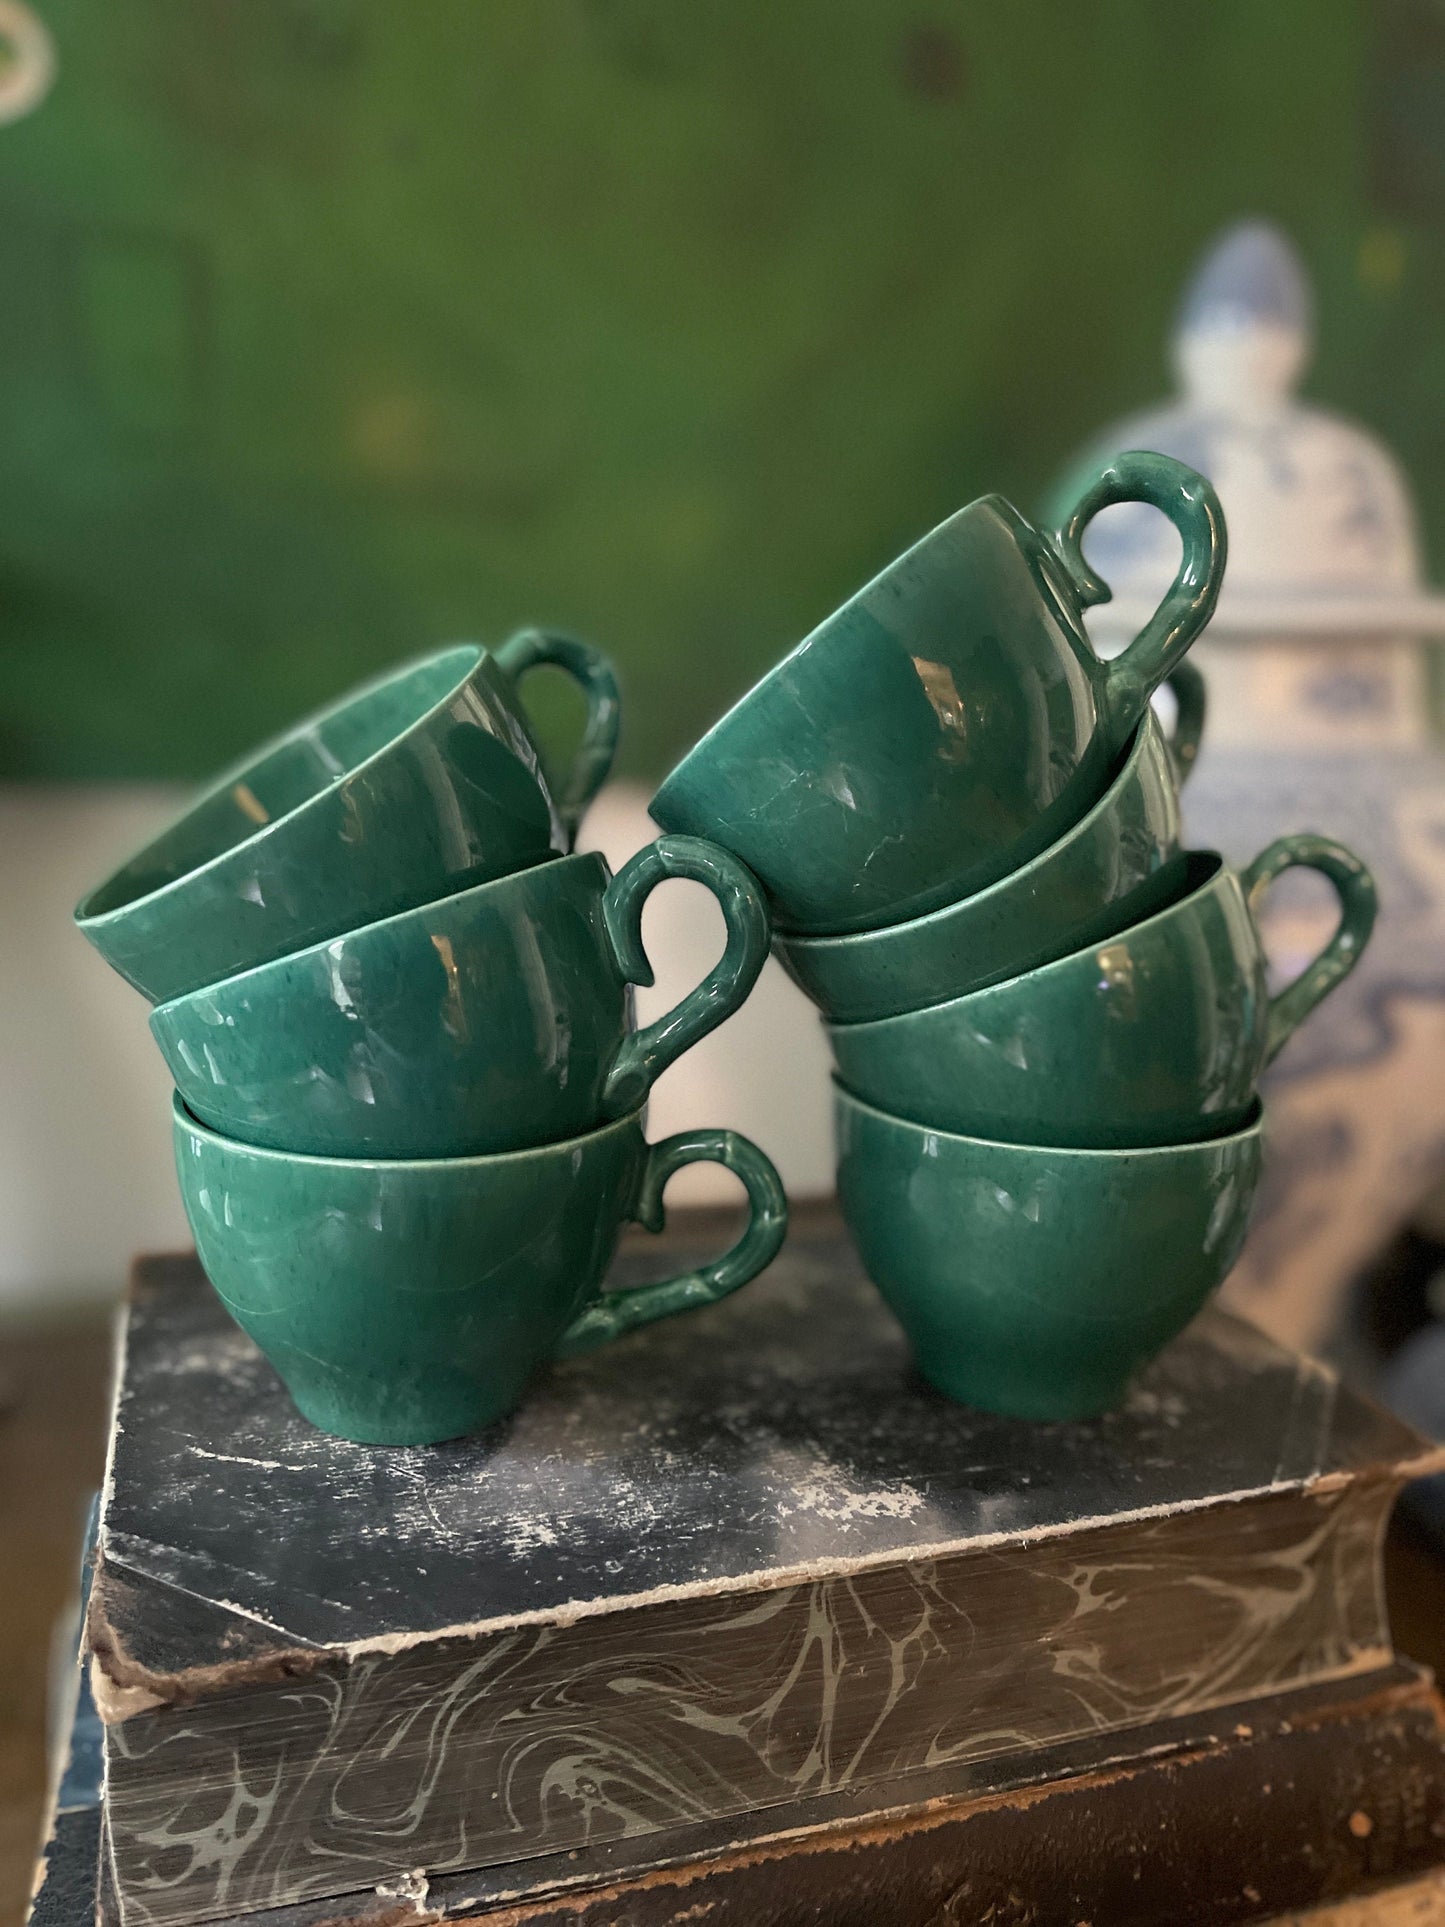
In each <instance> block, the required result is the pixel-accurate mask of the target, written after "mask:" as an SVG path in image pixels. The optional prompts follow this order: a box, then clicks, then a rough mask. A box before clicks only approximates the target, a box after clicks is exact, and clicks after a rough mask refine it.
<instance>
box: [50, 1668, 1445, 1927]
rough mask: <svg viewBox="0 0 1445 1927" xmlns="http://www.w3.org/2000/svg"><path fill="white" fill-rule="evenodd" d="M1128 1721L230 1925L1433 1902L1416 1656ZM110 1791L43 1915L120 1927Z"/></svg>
mask: <svg viewBox="0 0 1445 1927" xmlns="http://www.w3.org/2000/svg"><path fill="white" fill-rule="evenodd" d="M1124 1737H1125V1739H1126V1741H1127V1743H1128V1745H1129V1746H1130V1747H1131V1748H1133V1749H1134V1750H1133V1751H1131V1752H1127V1753H1124V1754H1121V1753H1120V1752H1119V1739H1118V1737H1117V1736H1114V1737H1113V1738H1112V1739H1111V1737H1110V1736H1107V1735H1099V1736H1097V1737H1096V1738H1095V1739H1094V1740H1093V1741H1092V1742H1090V1743H1087V1744H1080V1743H1075V1744H1074V1745H1073V1746H1071V1747H1067V1748H1044V1749H1041V1750H1040V1751H1038V1752H1036V1753H1034V1754H1033V1755H1031V1756H1029V1757H1028V1758H1027V1759H1019V1758H1017V1757H1015V1758H1014V1760H1013V1761H1012V1771H1011V1772H1004V1773H1003V1774H1001V1775H1000V1776H999V1778H998V1780H997V1782H996V1783H995V1784H994V1785H992V1786H990V1787H988V1788H979V1789H976V1790H975V1791H974V1792H973V1793H972V1794H971V1795H968V1796H965V1797H963V1798H961V1799H956V1800H933V1801H929V1802H927V1803H926V1804H924V1805H923V1806H921V1807H915V1808H911V1809H910V1808H906V1807H905V1808H902V1809H894V1810H889V1811H883V1812H880V1813H877V1814H874V1815H870V1816H867V1817H865V1818H863V1819H862V1820H855V1821H851V1822H847V1823H843V1824H840V1825H834V1826H828V1825H823V1826H818V1827H813V1828H804V1829H800V1830H798V1831H796V1832H793V1833H788V1832H786V1831H784V1832H780V1833H778V1834H774V1835H772V1836H769V1837H765V1838H761V1839H754V1840H752V1841H750V1842H749V1843H748V1845H747V1847H746V1848H745V1849H742V1850H740V1849H738V1848H737V1847H735V1846H734V1847H729V1846H728V1845H727V1842H726V1829H725V1827H724V1826H722V1825H721V1824H719V1825H718V1826H717V1828H716V1832H717V1834H718V1835H719V1840H720V1842H721V1844H718V1843H717V1842H715V1843H714V1844H713V1846H712V1848H711V1850H710V1851H707V1852H705V1853H702V1854H694V1855H693V1856H692V1857H691V1858H688V1859H686V1860H682V1861H676V1860H674V1861H671V1862H669V1863H668V1864H666V1865H664V1866H661V1867H657V1868H653V1869H650V1870H648V1871H647V1872H644V1873H639V1874H634V1875H631V1876H627V1877H624V1878H623V1879H621V1880H618V1881H613V1880H609V1879H607V1878H606V1877H605V1876H603V1877H601V1878H598V1879H596V1880H595V1881H593V1882H592V1883H590V1884H588V1885H587V1886H584V1887H582V1888H579V1887H578V1886H577V1885H576V1884H571V1885H569V1886H568V1888H567V1889H566V1890H564V1891H561V1892H559V1891H557V1890H555V1889H554V1890H553V1891H552V1892H551V1893H550V1894H542V1895H534V1896H533V1897H532V1898H530V1899H525V1900H521V1901H518V1900H517V1899H516V1898H515V1897H512V1896H508V1895H505V1894H502V1895H501V1897H499V1895H498V1882H497V1880H496V1878H495V1877H494V1876H492V1875H487V1874H482V1875H467V1874H449V1875H443V1876H441V1877H440V1878H439V1879H438V1880H436V1881H435V1882H433V1883H431V1884H430V1885H429V1886H428V1885H426V1884H424V1883H423V1882H420V1881H417V1880H412V1881H411V1882H409V1883H402V1882H398V1883H395V1884H394V1885H393V1886H392V1887H391V1888H389V1889H385V1890H383V1891H380V1892H377V1891H374V1890H373V1891H372V1892H370V1893H369V1894H366V1895H346V1896H341V1897H340V1898H338V1899H334V1900H320V1901H302V1902H299V1903H297V1904H296V1905H293V1906H290V1907H283V1908H278V1909H276V1910H275V1911H273V1912H270V1913H264V1914H248V1915H243V1916H240V1917H239V1919H238V1920H237V1922H236V1927H241V1923H246V1927H401V1923H402V1922H403V1921H411V1922H413V1923H420V1922H432V1921H436V1922H445V1923H446V1924H447V1927H465V1923H470V1922H472V1921H476V1922H479V1923H486V1924H487V1927H653V1924H654V1923H656V1927H661V1923H663V1922H673V1921H677V1920H692V1921H705V1922H707V1923H708V1927H797V1923H798V1922H799V1921H802V1920H806V1921H809V1922H811V1923H814V1924H815V1927H825V1924H826V1927H881V1924H882V1923H886V1924H887V1927H940V1923H944V1922H958V1923H960V1924H961V1923H963V1922H965V1921H981V1920H994V1921H998V1922H1003V1921H1067V1922H1077V1921H1081V1920H1089V1921H1096V1922H1103V1921H1108V1922H1110V1923H1111V1927H1156V1923H1158V1922H1159V1921H1161V1920H1167V1921H1169V1922H1170V1923H1171V1924H1172V1927H1182V1924H1183V1923H1188V1922H1201V1923H1202V1922H1210V1923H1215V1927H1218V1923H1220V1922H1225V1921H1254V1922H1264V1921H1266V1919H1267V1920H1268V1921H1269V1922H1270V1923H1272V1924H1273V1927H1287V1923H1286V1921H1285V1919H1284V1918H1283V1916H1284V1915H1286V1914H1288V1916H1289V1919H1290V1921H1297V1920H1298V1914H1297V1912H1296V1910H1297V1909H1299V1908H1304V1907H1309V1908H1311V1909H1313V1907H1314V1906H1315V1905H1316V1904H1317V1903H1321V1902H1327V1901H1331V1900H1339V1899H1341V1898H1343V1897H1345V1896H1348V1895H1356V1894H1361V1893H1366V1892H1368V1893H1370V1894H1373V1895H1375V1896H1376V1900H1377V1902H1378V1904H1379V1905H1380V1906H1381V1907H1382V1908H1383V1909H1384V1911H1382V1912H1381V1913H1380V1914H1379V1916H1378V1918H1379V1919H1380V1920H1381V1921H1385V1920H1389V1921H1399V1922H1400V1923H1402V1924H1403V1923H1404V1922H1405V1921H1407V1920H1408V1921H1410V1922H1412V1923H1420V1927H1423V1923H1424V1922H1425V1921H1426V1920H1427V1919H1429V1920H1433V1919H1435V1914H1434V1913H1433V1912H1429V1911H1428V1909H1429V1907H1430V1905H1431V1904H1432V1902H1433V1904H1434V1905H1435V1906H1436V1907H1437V1908H1438V1904H1439V1897H1440V1894H1441V1893H1442V1891H1445V1887H1442V1885H1441V1882H1442V1879H1445V1875H1442V1874H1441V1873H1440V1871H1439V1869H1440V1868H1441V1866H1442V1863H1445V1718H1442V1708H1441V1706H1440V1702H1439V1700H1438V1698H1437V1697H1436V1695H1435V1693H1434V1692H1433V1690H1432V1688H1431V1685H1430V1683H1429V1681H1428V1679H1426V1678H1425V1677H1424V1676H1423V1675H1421V1674H1420V1673H1418V1672H1416V1671H1414V1670H1413V1669H1411V1668H1408V1667H1405V1666H1395V1667H1393V1668H1391V1669H1389V1670H1387V1671H1383V1672H1379V1673H1368V1674H1364V1675H1357V1676H1355V1677H1353V1678H1351V1679H1349V1680H1345V1681H1341V1682H1337V1683H1335V1684H1333V1685H1325V1686H1313V1687H1302V1688H1299V1689H1297V1690H1295V1691H1294V1692H1291V1693H1288V1694H1283V1695H1278V1696H1273V1697H1271V1698H1268V1699H1263V1700H1252V1701H1249V1702H1248V1703H1247V1704H1246V1705H1245V1706H1244V1707H1242V1708H1236V1709H1233V1710H1231V1709H1229V1708H1221V1709H1219V1710H1218V1711H1217V1712H1216V1713H1214V1714H1212V1715H1195V1716H1194V1717H1193V1718H1192V1719H1184V1720H1169V1721H1158V1722H1154V1723H1151V1724H1150V1725H1149V1726H1146V1727H1136V1728H1134V1729H1132V1730H1131V1732H1130V1733H1129V1734H1128V1735H1127V1736H1124ZM98 1794H99V1776H98V1774H96V1775H94V1776H93V1777H92V1779H91V1780H90V1782H89V1803H88V1804H87V1805H86V1806H84V1807H83V1808H81V1809H77V1810H75V1812H73V1813H72V1815H71V1817H72V1818H76V1817H78V1814H79V1813H80V1812H83V1813H84V1814H85V1816H86V1818H87V1820H88V1822H89V1823H90V1824H89V1825H88V1827H87V1828H81V1827H79V1826H74V1827H71V1828H70V1829H69V1830H65V1831H61V1830H60V1829H57V1830H56V1832H55V1833H54V1834H52V1836H51V1839H50V1841H49V1843H48V1847H47V1852H46V1856H45V1860H44V1874H45V1878H44V1884H43V1885H42V1886H41V1888H40V1891H39V1893H38V1895H37V1897H36V1901H35V1905H34V1910H33V1913H32V1916H31V1927H92V1923H93V1922H94V1921H95V1920H96V1919H97V1916H98V1917H99V1921H100V1923H101V1927H116V1922H117V1918H118V1916H117V1910H116V1903H115V1893H114V1886H113V1883H112V1882H111V1881H110V1879H109V1877H108V1872H109V1870H108V1866H107V1864H106V1862H105V1861H103V1860H98V1858H97V1852H96V1839H97V1835H98V1832H99V1826H98V1821H99V1808H98V1806H97V1804H96V1801H97V1799H98ZM1432 1868H1433V1869H1435V1870H1436V1872H1435V1873H1434V1874H1433V1875H1432V1874H1431V1872H1430V1871H1429V1870H1430V1869H1432ZM1411 1876H1414V1878H1411ZM1386 1882H1388V1883H1390V1884H1389V1886H1388V1888H1386V1889H1385V1890H1384V1891H1382V1885H1383V1883H1386ZM1407 1882H1408V1884H1405V1883H1407ZM1417 1883H1419V1884H1417ZM1355 1904H1356V1905H1357V1906H1363V1905H1364V1904H1365V1903H1363V1902H1357V1903H1355ZM1309 1917H1310V1919H1311V1920H1312V1921H1313V1920H1314V1918H1315V1916H1314V1913H1313V1911H1312V1912H1311V1914H1310V1916H1309ZM1368 1917H1369V1918H1370V1919H1371V1920H1374V1919H1376V1918H1377V1916H1376V1914H1375V1913H1373V1912H1371V1913H1370V1914H1369V1916H1368ZM1363 1918H1364V1915H1363V1913H1351V1914H1350V1916H1349V1919H1350V1920H1351V1921H1359V1920H1361V1919H1363ZM217 1927H221V1924H220V1923H217ZM1342 1927H1343V1922H1342Z"/></svg>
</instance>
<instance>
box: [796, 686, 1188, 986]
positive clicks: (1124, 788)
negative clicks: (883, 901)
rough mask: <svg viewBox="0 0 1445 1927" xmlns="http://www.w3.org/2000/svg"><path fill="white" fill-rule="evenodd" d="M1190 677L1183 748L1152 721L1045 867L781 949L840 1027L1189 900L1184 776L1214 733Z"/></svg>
mask: <svg viewBox="0 0 1445 1927" xmlns="http://www.w3.org/2000/svg"><path fill="white" fill-rule="evenodd" d="M1185 670H1188V665H1187V664H1185V665H1183V666H1182V669H1181V670H1180V671H1176V672H1175V674H1174V675H1173V676H1171V677H1170V679H1169V680H1170V682H1171V684H1172V685H1173V686H1174V689H1175V692H1176V694H1177V696H1178V698H1179V724H1178V727H1177V731H1176V736H1175V743H1176V748H1175V751H1174V753H1173V756H1172V757H1171V752H1170V750H1169V749H1168V747H1167V746H1166V745H1165V741H1164V736H1163V733H1162V731H1161V730H1160V727H1159V724H1158V722H1157V721H1156V720H1155V718H1154V717H1153V716H1152V715H1149V716H1146V717H1145V719H1144V721H1143V722H1142V723H1141V724H1140V725H1139V728H1138V729H1137V730H1136V732H1135V735H1134V742H1133V745H1132V747H1131V748H1130V750H1129V753H1128V755H1127V756H1126V757H1125V759H1124V762H1123V766H1122V768H1121V769H1120V770H1119V772H1118V774H1117V775H1116V776H1115V778H1114V780H1113V782H1112V783H1111V784H1110V785H1109V787H1108V788H1107V789H1106V790H1105V792H1104V794H1103V796H1102V797H1101V798H1100V800H1099V801H1098V802H1097V803H1096V804H1095V805H1094V808H1093V809H1092V810H1090V811H1089V813H1088V815H1087V816H1086V817H1084V819H1083V820H1082V822H1079V823H1076V824H1075V825H1074V827H1073V828H1072V829H1071V830H1069V831H1068V832H1067V833H1066V834H1065V835H1064V836H1062V837H1060V839H1059V841H1058V842H1057V843H1055V844H1053V845H1052V847H1051V848H1049V849H1047V850H1045V851H1044V853H1043V855H1042V856H1037V857H1035V858H1034V860H1033V862H1032V863H1027V864H1025V865H1024V866H1023V867H1022V868H1021V869H1019V870H1016V871H1015V872H1014V873H1013V875H1012V876H1007V877H1005V878H1004V879H1003V881H1002V882H1001V883H995V884H994V885H993V886H992V887H991V888H990V889H987V890H980V891H979V892H978V894H977V895H976V896H971V897H964V898H963V899H962V900H961V901H960V902H958V903H950V904H948V905H946V906H945V907H944V908H943V909H942V910H935V911H933V912H932V913H931V914H930V915H929V916H926V917H914V918H912V919H911V920H909V921H908V922H906V923H895V924H890V925H889V926H888V927H887V928H886V929H884V930H862V931H857V932H855V933H854V934H853V935H851V936H845V937H809V938H805V937H785V936H782V935H780V934H779V933H777V932H776V931H775V932H774V935H773V950H774V952H775V954H776V955H777V957H778V959H779V961H780V962H781V963H782V965H783V968H784V969H785V970H786V971H787V972H788V975H789V976H790V977H791V978H792V979H793V981H794V982H795V983H797V984H799V985H801V987H802V988H803V989H804V990H805V991H806V992H807V993H808V995H809V996H810V997H811V998H812V999H813V1002H814V1003H815V1004H817V1006H818V1008H819V1009H820V1010H821V1011H822V1013H823V1015H824V1016H825V1017H826V1018H828V1019H829V1020H830V1021H831V1022H833V1023H839V1024H845V1023H862V1022H864V1021H866V1020H867V1019H869V1018H874V1017H891V1016H893V1015H894V1014H895V1013H896V1012H898V1011H902V1010H918V1009H921V1008H922V1007H923V1006H924V1005H926V1004H939V1003H943V1002H944V1001H945V1000H946V999H947V998H950V997H957V996H962V995H963V994H964V993H965V992H967V991H970V990H977V989H979V988H981V987H982V986H983V985H984V984H990V983H999V982H1002V980H1003V979H1004V978H1006V977H1013V976H1016V975H1017V974H1018V972H1019V971H1021V970H1030V969H1032V968H1033V967H1034V966H1035V965H1036V964H1041V963H1047V962H1049V961H1050V960H1051V959H1052V958H1054V957H1062V956H1066V955H1067V954H1068V952H1069V951H1071V950H1076V949H1079V948H1081V947H1082V946H1083V945H1084V944H1086V943H1094V942H1097V941H1098V940H1099V939H1101V938H1103V937H1106V936H1109V935H1111V934H1112V933H1113V932H1114V931H1116V930H1118V929H1121V928H1122V927H1123V926H1124V925H1126V924H1128V923H1132V922H1135V921H1137V920H1138V919H1139V918H1140V917H1144V916H1148V915H1149V914H1150V912H1151V911H1153V910H1157V909H1159V908H1160V907H1161V906H1162V905H1163V904H1165V903H1167V902H1168V901H1169V899H1170V897H1171V896H1174V895H1176V894H1177V892H1178V890H1179V889H1180V887H1181V885H1182V882H1183V859H1182V858H1181V857H1180V855H1179V834H1180V827H1179V794H1178V786H1177V785H1178V775H1177V774H1176V769H1175V761H1176V760H1177V762H1178V766H1179V771H1178V773H1179V774H1182V773H1184V772H1187V770H1188V768H1189V767H1190V766H1191V765H1192V762H1193V751H1194V748H1195V747H1196V746H1197V743H1198V737H1199V730H1200V728H1201V727H1202V725H1203V715H1204V710H1203V700H1204V684H1203V679H1202V678H1201V677H1199V676H1198V675H1197V674H1195V673H1194V672H1192V671H1190V672H1189V673H1188V674H1185V673H1183V671H1185Z"/></svg>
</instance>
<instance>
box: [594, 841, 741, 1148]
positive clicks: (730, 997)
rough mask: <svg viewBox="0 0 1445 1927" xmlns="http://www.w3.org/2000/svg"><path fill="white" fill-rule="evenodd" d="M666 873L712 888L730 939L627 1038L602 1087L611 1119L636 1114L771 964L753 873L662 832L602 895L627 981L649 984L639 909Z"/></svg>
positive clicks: (708, 846)
mask: <svg viewBox="0 0 1445 1927" xmlns="http://www.w3.org/2000/svg"><path fill="white" fill-rule="evenodd" d="M669 877H689V878H691V879H692V881H693V882H695V883H704V884H706V885H707V887H708V889H709V890H711V891H712V893H713V895H714V896H715V897H716V898H717V900H718V902H719V904H721V906H722V913H723V921H724V922H725V923H726V925H727V943H726V945H725V946H724V949H723V953H722V956H721V957H720V958H719V959H718V961H717V963H716V964H715V965H714V966H713V968H712V970H710V971H709V972H708V974H707V976H706V977H704V978H703V980H702V982H701V983H700V984H698V985H697V986H696V988H695V989H693V990H690V991H689V992H688V994H687V995H686V997H684V998H683V1000H682V1002H681V1003H680V1004H678V1005H676V1006H675V1007H674V1008H673V1009H672V1010H670V1011H669V1012H668V1013H667V1015H666V1016H665V1017H659V1018H658V1020H657V1022H656V1023H655V1024H649V1025H648V1026H647V1028H646V1029H645V1030H639V1031H633V1032H630V1033H629V1034H628V1035H627V1036H626V1037H624V1038H623V1040H622V1044H621V1046H620V1048H619V1049H618V1052H617V1055H616V1057H615V1058H614V1059H613V1060H612V1068H611V1069H610V1070H609V1071H608V1073H607V1082H606V1084H605V1086H604V1087H603V1092H602V1108H603V1113H604V1115H605V1116H607V1117H623V1116H625V1115H626V1114H627V1112H628V1111H635V1110H636V1109H637V1107H638V1105H639V1104H640V1103H641V1102H642V1100H643V1098H645V1097H646V1095H647V1093H648V1092H649V1091H650V1090H651V1089H652V1086H653V1085H654V1084H655V1083H656V1081H657V1079H658V1078H659V1077H661V1075H662V1073H663V1072H664V1071H665V1070H666V1069H667V1067H668V1065H669V1064H671V1063H673V1062H675V1061H676V1059H677V1058H679V1057H681V1056H682V1054H683V1052H684V1051H685V1050H691V1049H692V1047H693V1045H694V1044H695V1043H697V1042H698V1040H699V1039H700V1038H703V1037H706V1036H707V1034H708V1032H709V1031H711V1030H716V1029H717V1027H718V1025H719V1024H720V1023H722V1021H723V1019H724V1018H725V1017H731V1016H732V1014H733V1012H734V1011H735V1010H737V1009H738V1008H739V1006H740V1005H741V1004H742V1003H743V1002H744V1001H745V1000H746V998H747V996H748V993H749V992H750V991H751V990H752V987H753V985H754V984H755V983H756V982H757V981H758V973H759V971H761V969H762V967H763V965H764V963H765V962H766V961H767V955H768V944H769V942H770V941H771V938H772V926H771V924H770V922H769V918H768V911H767V905H766V903H765V902H764V899H763V892H762V886H761V885H760V884H759V882H758V880H757V878H756V877H755V876H754V875H753V873H752V871H751V870H749V869H748V868H747V867H746V866H745V865H744V864H742V863H740V862H739V861H738V859H737V858H736V857H735V856H730V855H729V854H728V852H727V851H726V850H720V849H719V848H718V847H717V845H716V844H715V843H708V842H706V841H705V840H704V839H703V838H702V837H700V836H660V837H659V838H658V839H657V841H656V842H655V843H649V844H648V846H647V848H646V849H645V850H639V851H638V853H637V855H636V856H635V857H633V859H632V861H631V862H630V863H628V864H627V865H625V866H624V868H623V869H622V870H620V871H619V872H618V874H617V875H616V876H615V877H614V878H613V879H612V881H611V883H610V884H609V885H608V886H607V892H606V894H605V896H604V897H603V899H602V917H603V922H604V923H605V925H606V928H607V939H608V942H609V943H610V944H611V946H612V954H613V956H614V958H615V959H616V961H617V967H618V969H619V970H620V971H621V972H622V974H623V976H624V977H625V978H626V980H627V982H628V983H630V984H650V983H651V982H652V965H651V964H650V963H649V962H648V960H647V951H646V950H645V949H644V947H643V942H642V909H643V905H644V904H645V903H646V901H647V899H648V897H650V896H651V895H652V892H653V891H654V890H655V889H656V888H657V886H658V884H659V883H663V882H666V881H667V879H668V878H669Z"/></svg>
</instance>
